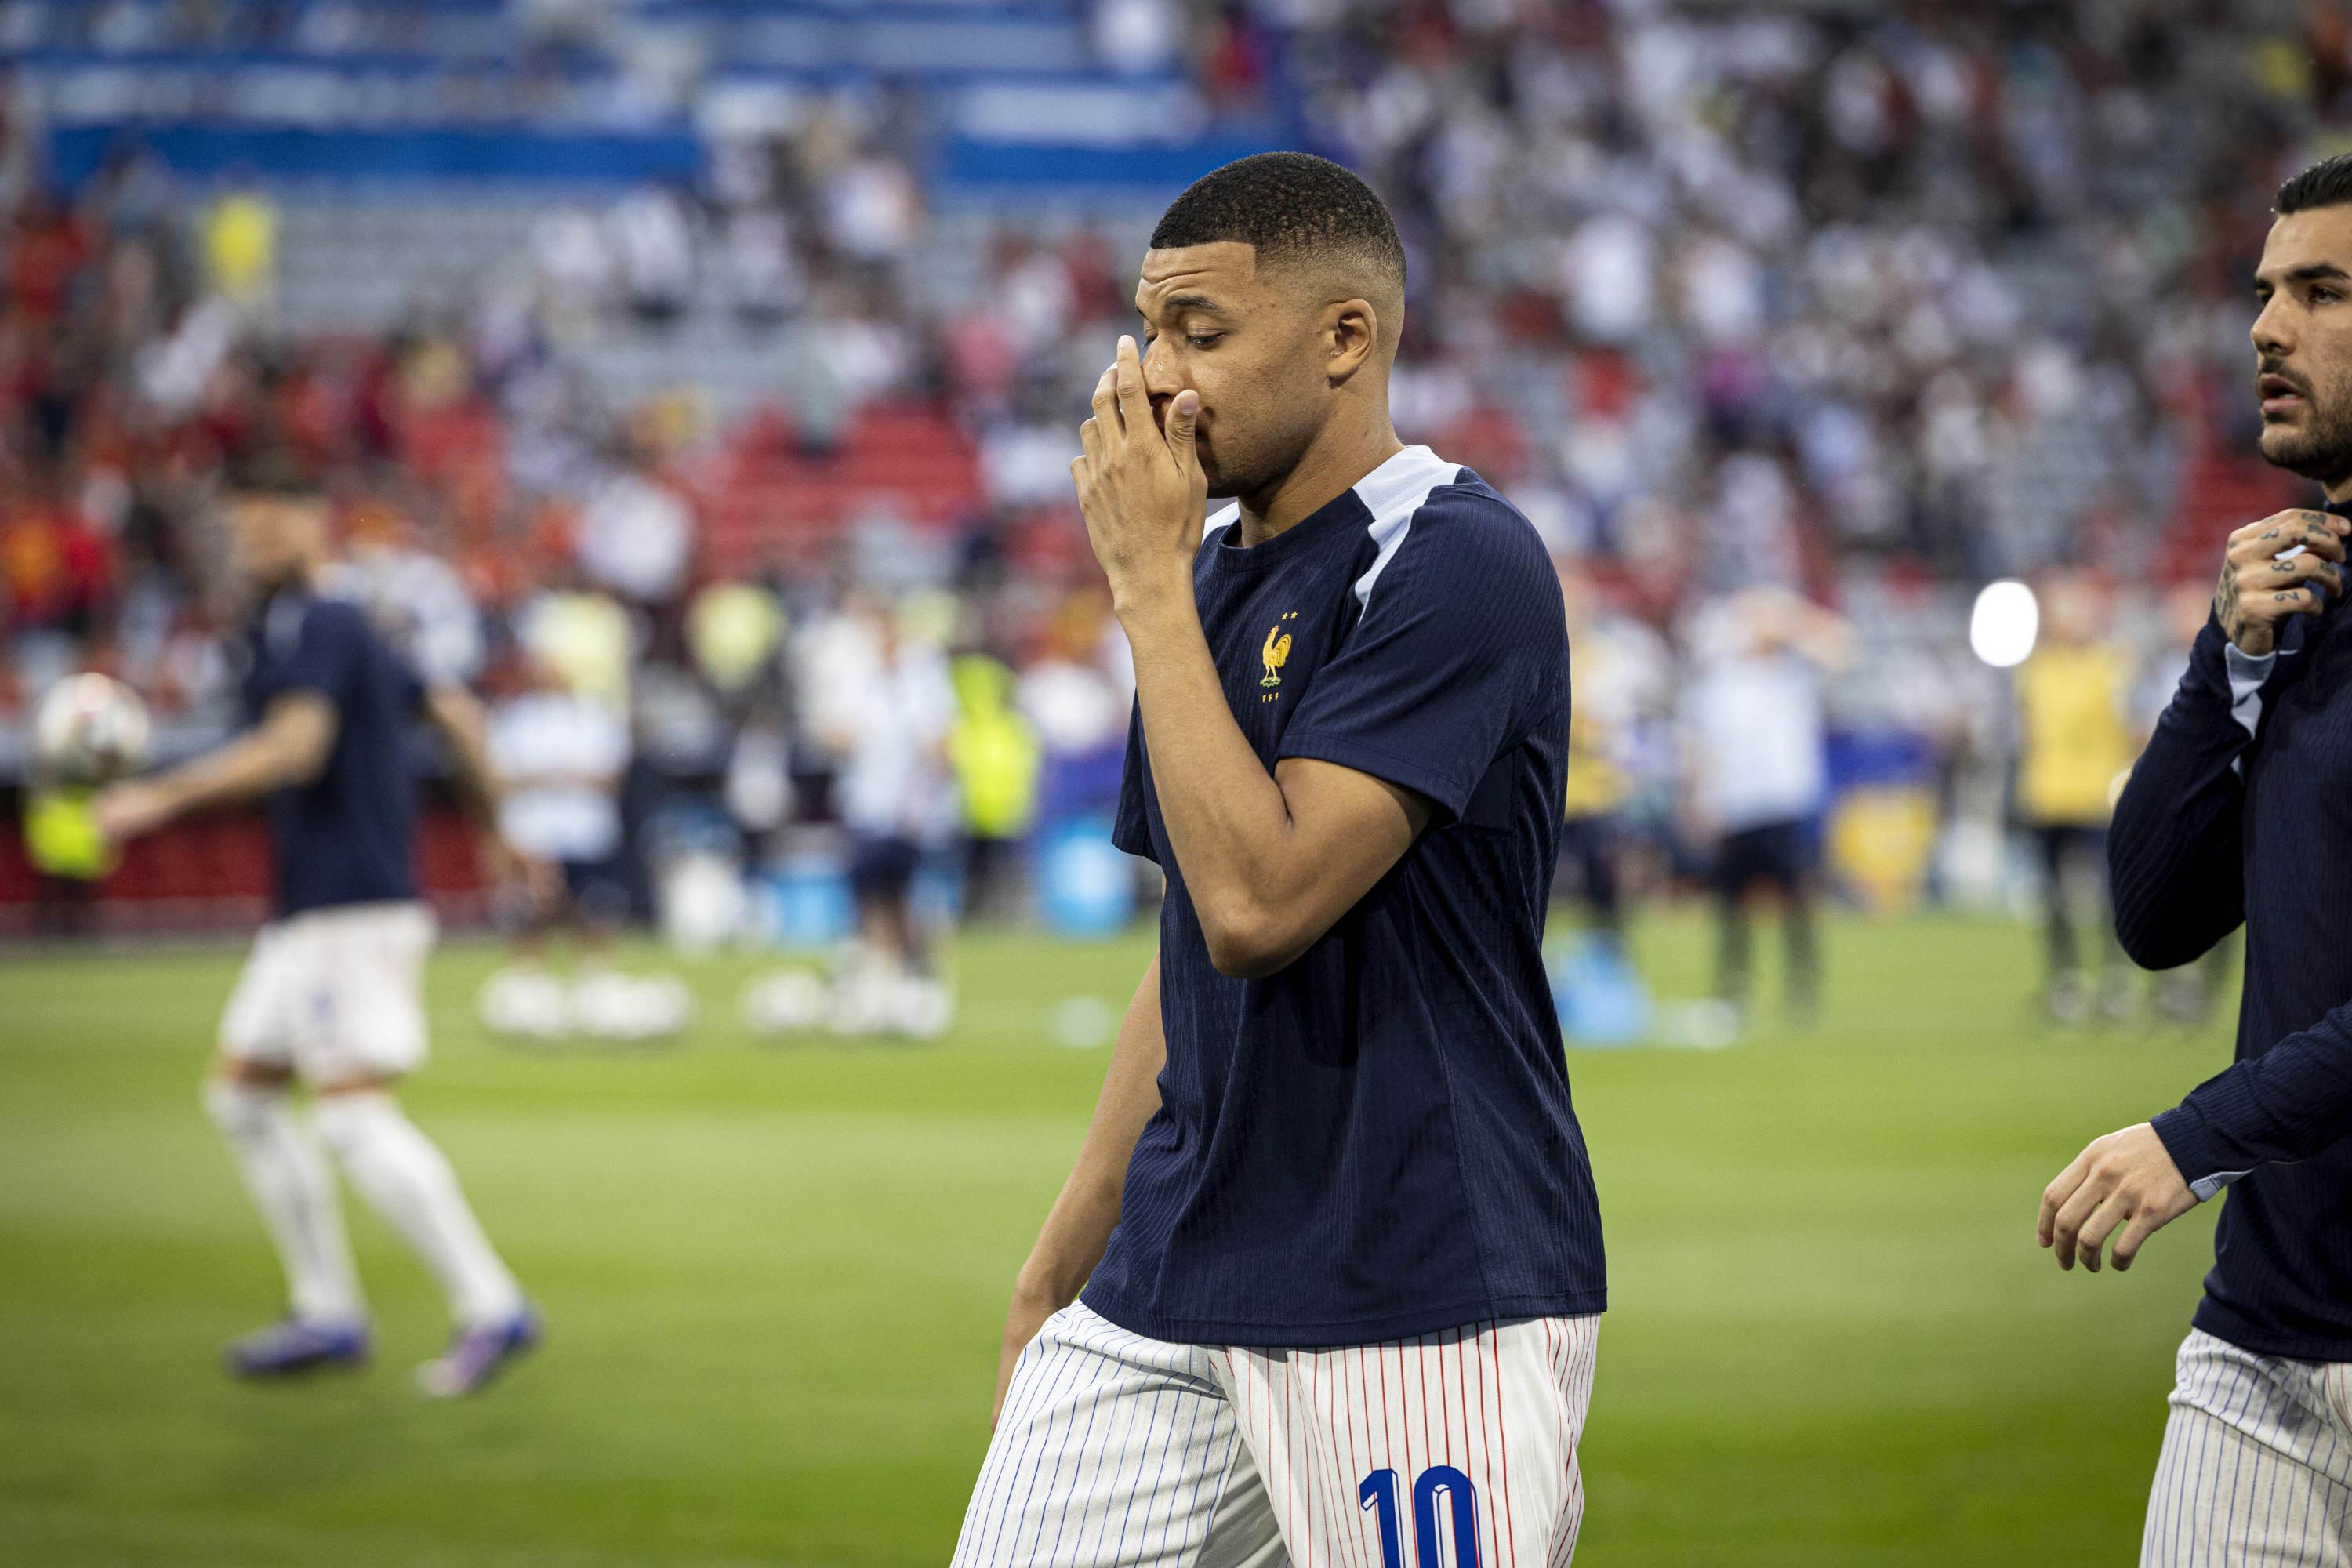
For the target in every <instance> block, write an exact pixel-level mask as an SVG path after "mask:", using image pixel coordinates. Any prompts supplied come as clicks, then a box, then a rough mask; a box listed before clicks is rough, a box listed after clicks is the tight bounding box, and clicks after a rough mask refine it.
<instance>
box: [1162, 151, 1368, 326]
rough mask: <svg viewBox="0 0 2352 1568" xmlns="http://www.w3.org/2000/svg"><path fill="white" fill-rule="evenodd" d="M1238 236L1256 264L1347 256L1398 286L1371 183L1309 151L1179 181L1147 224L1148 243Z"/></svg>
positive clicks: (1245, 161) (1250, 160)
mask: <svg viewBox="0 0 2352 1568" xmlns="http://www.w3.org/2000/svg"><path fill="white" fill-rule="evenodd" d="M1223 242H1238V243H1240V244H1243V245H1246V246H1250V247H1254V248H1255V250H1256V251H1257V255H1258V260H1259V261H1260V262H1261V263H1273V264H1275V265H1277V266H1278V265H1282V264H1284V263H1298V262H1307V263H1310V264H1312V263H1318V262H1322V263H1328V262H1332V261H1343V262H1344V261H1354V262H1357V263H1359V264H1360V265H1363V266H1368V267H1370V268H1372V269H1373V270H1375V271H1376V272H1377V273H1378V274H1379V275H1380V277H1381V280H1382V281H1384V282H1386V283H1388V284H1390V285H1391V287H1393V288H1394V289H1397V290H1398V291H1399V292H1400V293H1402V291H1403V289H1404V246H1403V243H1402V241H1400V240H1399V239H1398V238H1397V231H1396V220H1395V219H1394V218H1392V217H1391V216H1389V209H1388V207H1387V206H1386V205H1384V204H1383V203H1382V202H1381V198H1380V197H1378V196H1376V195H1373V194H1372V188H1371V187H1370V185H1368V184H1364V182H1363V181H1361V180H1360V179H1358V178H1357V177H1356V176H1355V175H1354V174H1349V172H1348V171H1347V170H1346V169H1343V168H1341V167H1340V166H1339V164H1337V163H1333V162H1331V160H1330V159H1328V158H1318V157H1316V156H1315V155H1314V154H1313V153H1255V154H1253V155H1252V156H1250V157H1247V158H1240V159H1236V160H1235V161H1234V162H1233V163H1227V164H1226V165H1225V166H1224V167H1223V168H1221V169H1213V170H1211V171H1210V172H1209V173H1207V174H1203V175H1202V176H1201V177H1200V178H1199V179H1197V180H1195V181H1193V182H1192V184H1191V185H1190V186H1188V187H1186V189H1185V191H1184V194H1183V195H1181V196H1178V197H1177V198H1176V200H1175V201H1174V202H1173V203H1171V204H1170V205H1169V208H1168V210H1167V212H1166V213H1164V214H1163V215H1161V216H1160V226H1159V227H1157V228H1155V229H1153V230H1152V231H1151V248H1152V249H1154V250H1180V249H1182V248H1183V247H1186V246H1191V245H1216V244H1219V243H1223Z"/></svg>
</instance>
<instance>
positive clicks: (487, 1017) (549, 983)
mask: <svg viewBox="0 0 2352 1568" xmlns="http://www.w3.org/2000/svg"><path fill="white" fill-rule="evenodd" d="M474 1005H475V1008H476V1009H477V1010H478V1012H479V1014H480V1016H481V1019H482V1026H483V1027H485V1028H487V1029H488V1030H489V1031H490V1033H492V1034H494V1035H499V1036H503V1037H506V1038H508V1039H510V1040H551V1039H554V1038H555V1037H558V1036H559V1035H562V1033H563V1032H564V1031H565V1030H566V1029H568V1028H570V1027H571V1026H572V1005H571V999H570V998H569V997H568V996H566V995H565V994H564V990H563V982H562V981H561V980H558V979H557V978H555V976H553V975H551V974H547V973H541V971H539V970H536V969H528V968H514V969H501V970H499V972H498V973H496V974H493V975H491V976H490V977H489V979H488V980H487V981H485V982H483V984H482V989H481V991H480V993H479V994H477V995H476V997H475V998H474Z"/></svg>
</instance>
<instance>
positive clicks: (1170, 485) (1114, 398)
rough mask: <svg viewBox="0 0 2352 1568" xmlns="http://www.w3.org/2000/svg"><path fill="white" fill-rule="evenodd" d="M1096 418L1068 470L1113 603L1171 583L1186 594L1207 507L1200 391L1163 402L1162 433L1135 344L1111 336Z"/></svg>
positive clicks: (1083, 429)
mask: <svg viewBox="0 0 2352 1568" xmlns="http://www.w3.org/2000/svg"><path fill="white" fill-rule="evenodd" d="M1094 404H1095V414H1094V417H1093V418H1091V419H1089V420H1087V422H1086V423H1085V424H1084V425H1082V426H1079V428H1078V439H1079V442H1080V443H1081V444H1082V445H1083V446H1084V447H1085V448H1086V450H1085V452H1084V454H1083V455H1082V456H1080V457H1078V458H1076V459H1075V460H1073V461H1072V463H1071V464H1070V475H1071V477H1072V478H1073V479H1076V481H1077V487H1078V508H1079V510H1081V511H1082V512H1084V513H1085V514H1086V520H1087V539H1088V540H1089V541H1090V542H1092V543H1093V545H1094V552H1095V559H1096V560H1097V561H1099V562H1101V563H1102V568H1103V573H1104V575H1106V576H1107V577H1108V578H1109V579H1110V588H1111V597H1112V598H1113V600H1114V601H1117V600H1118V599H1121V598H1123V597H1125V596H1126V595H1129V593H1130V592H1132V591H1134V590H1137V589H1139V588H1145V587H1153V586H1173V587H1178V588H1181V590H1182V591H1184V592H1185V593H1187V594H1189V593H1190V592H1191V589H1192V556H1193V554H1194V552H1196V551H1197V550H1198V549H1199V547H1200V543H1201V534H1202V529H1203V528H1204V526H1205V524H1206V520H1207V516H1208V502H1209V480H1208V476H1207V475H1206V474H1205V473H1203V472H1202V468H1201V462H1200V458H1199V455H1198V454H1197V453H1196V451H1195V450H1194V447H1193V431H1194V424H1195V421H1196V420H1197V419H1198V417H1199V416H1200V410H1201V395H1200V394H1199V393H1197V392H1194V391H1192V390H1191V389H1190V388H1187V389H1185V390H1184V391H1181V392H1179V393H1177V394H1176V395H1174V396H1173V397H1171V399H1170V401H1169V403H1168V416H1167V428H1166V429H1165V430H1164V431H1163V430H1162V429H1161V428H1160V423H1159V421H1158V420H1156V419H1155V418H1154V417H1153V414H1152V406H1151V398H1150V395H1149V394H1147V393H1146V392H1145V390H1144V385H1143V365H1142V361H1141V359H1140V357H1139V354H1138V353H1137V350H1136V345H1135V340H1134V339H1133V338H1129V337H1122V338H1120V339H1119V340H1118V360H1117V362H1116V363H1113V364H1112V365H1111V367H1110V368H1109V369H1108V370H1106V371H1105V372H1103V374H1102V379H1101V380H1100V381H1099V382H1097V383H1096V384H1095V398H1094Z"/></svg>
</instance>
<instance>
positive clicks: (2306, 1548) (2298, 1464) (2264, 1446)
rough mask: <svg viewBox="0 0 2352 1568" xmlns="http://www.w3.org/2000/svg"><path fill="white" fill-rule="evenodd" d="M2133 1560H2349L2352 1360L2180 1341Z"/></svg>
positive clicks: (2256, 1566)
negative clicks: (2297, 1356)
mask: <svg viewBox="0 0 2352 1568" xmlns="http://www.w3.org/2000/svg"><path fill="white" fill-rule="evenodd" d="M2171 1404H2172V1415H2171V1418H2170V1420H2168V1422H2167V1423H2166V1424H2165V1428H2164V1453H2163V1457H2162V1458H2159V1459H2158V1461H2157V1466H2156V1485H2155V1487H2154V1489H2152V1490H2151V1491H2150V1493H2149V1495H2148V1500H2147V1534H2146V1535H2145V1536H2144V1537H2142V1539H2141V1542H2140V1550H2139V1561H2140V1568H2352V1362H2319V1361H2290V1360H2288V1359H2287V1358H2286V1357H2284V1356H2273V1355H2257V1354H2255V1353H2254V1352H2252V1351H2248V1350H2241V1349H2240V1348H2239V1347H2237V1346H2236V1345H2233V1344H2231V1343H2230V1342H2227V1341H2226V1340H2220V1339H2216V1338H2214V1337H2213V1336H2212V1335H2211V1334H2209V1333H2206V1332H2205V1331H2202V1330H2193V1331H2190V1333H2189V1338H2188V1339H2187V1340H2186V1341H2184V1342H2182V1344H2181V1346H2180V1358H2179V1373H2178V1377H2177V1381H2176V1383H2175V1384H2174V1387H2173V1390H2172V1400H2171Z"/></svg>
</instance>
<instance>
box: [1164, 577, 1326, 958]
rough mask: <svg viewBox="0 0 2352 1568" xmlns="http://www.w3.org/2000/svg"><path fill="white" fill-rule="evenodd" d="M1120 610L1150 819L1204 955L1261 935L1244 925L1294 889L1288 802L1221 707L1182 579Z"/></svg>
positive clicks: (1280, 904)
mask: <svg viewBox="0 0 2352 1568" xmlns="http://www.w3.org/2000/svg"><path fill="white" fill-rule="evenodd" d="M1120 618H1121V619H1122V621H1124V622H1125V624H1126V626H1127V632H1128V638H1129V642H1130V643H1131V644H1132V645H1133V647H1134V650H1135V686H1136V699H1137V703H1138V706H1139V708H1140V710H1141V711H1142V714H1143V739H1144V748H1145V751H1146V752H1147V754H1148V755H1149V756H1150V762H1151V782H1152V784H1153V786H1154V787H1155V789H1156V791H1157V793H1158V795H1159V799H1160V819H1161V821H1162V822H1163V823H1164V824H1165V825H1166V826H1167V829H1168V843H1169V847H1170V848H1171V849H1172V850H1173V851H1174V852H1175V856H1176V863H1177V865H1178V866H1179V867H1181V868H1182V870H1183V874H1184V886H1185V889H1186V890H1187V891H1188V892H1189V893H1190V894H1191V895H1192V906H1193V908H1194V909H1195V910H1197V911H1198V912H1199V914H1200V916H1201V924H1202V930H1203V931H1205V932H1206V934H1207V936H1208V939H1209V943H1210V949H1211V954H1212V956H1213V957H1214V956H1216V955H1217V954H1218V953H1219V952H1221V951H1222V950H1223V949H1225V948H1227V947H1233V948H1237V949H1238V948H1248V947H1253V946H1257V945H1263V944H1262V943H1256V942H1255V940H1254V939H1253V938H1252V937H1250V936H1249V934H1248V933H1251V932H1254V931H1256V930H1257V928H1258V927H1259V926H1260V925H1261V924H1263V923H1264V921H1265V919H1266V917H1267V911H1269V910H1280V909H1284V908H1286V907H1287V906H1288V904H1289V902H1290V901H1291V899H1292V896H1293V895H1294V894H1295V892H1296V891H1297V889H1295V887H1294V886H1293V881H1294V878H1295V874H1296V872H1297V867H1296V865H1295V864H1294V862H1295V859H1296V857H1295V855H1294V854H1293V851H1294V849H1295V847H1296V834H1295V824H1294V823H1293V820H1292V818H1291V815H1290V805H1289V802H1288V801H1287V800H1286V798H1285V797H1284V795H1283V793H1282V786H1281V785H1280V784H1277V783H1276V781H1275V778H1274V776H1273V775H1272V774H1271V773H1267V772H1266V770H1265V764H1263V763H1260V762H1259V761H1258V759H1257V753H1256V752H1254V751H1252V750H1251V749H1250V743H1249V741H1248V739H1247V738H1246V737H1244V735H1243V734H1242V731H1241V726H1240V725H1238V724H1237V723H1235V722H1234V715H1233V710H1232V709H1230V708H1229V707H1227V706H1226V703H1225V689H1224V684H1223V681H1221V680H1220V679H1218V678H1217V668H1216V665H1215V663H1214V662H1213V660H1212V659H1211V658H1210V656H1209V645H1208V642H1207V640H1206V639H1205V638H1204V637H1202V631H1201V622H1200V616H1199V614H1198V612H1197V611H1196V610H1195V609H1194V607H1193V604H1192V585H1191V584H1190V583H1187V584H1184V587H1183V591H1182V592H1181V594H1178V593H1175V592H1173V591H1171V592H1167V593H1162V594H1160V595H1153V596H1151V597H1150V598H1149V599H1139V600H1130V601H1129V602H1127V603H1125V604H1123V605H1121V606H1120ZM1220 966H1221V967H1223V964H1222V963H1221V965H1220Z"/></svg>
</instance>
